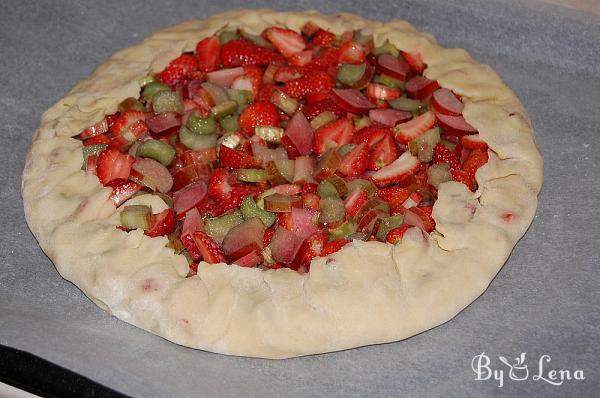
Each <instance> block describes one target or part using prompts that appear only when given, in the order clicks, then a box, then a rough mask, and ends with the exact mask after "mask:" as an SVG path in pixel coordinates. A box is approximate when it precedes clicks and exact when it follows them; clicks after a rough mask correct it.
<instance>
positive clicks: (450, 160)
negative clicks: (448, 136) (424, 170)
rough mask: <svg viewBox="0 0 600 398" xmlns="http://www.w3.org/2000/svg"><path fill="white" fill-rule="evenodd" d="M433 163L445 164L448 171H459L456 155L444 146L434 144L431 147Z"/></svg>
mask: <svg viewBox="0 0 600 398" xmlns="http://www.w3.org/2000/svg"><path fill="white" fill-rule="evenodd" d="M433 163H434V164H435V163H446V164H448V166H450V170H456V169H460V162H459V161H458V158H457V157H456V154H455V153H454V152H451V151H450V150H449V149H448V147H447V146H446V145H444V144H436V146H435V147H433Z"/></svg>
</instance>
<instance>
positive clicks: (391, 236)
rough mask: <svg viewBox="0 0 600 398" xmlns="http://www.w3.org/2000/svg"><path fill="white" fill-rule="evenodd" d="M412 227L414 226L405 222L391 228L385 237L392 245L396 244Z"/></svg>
mask: <svg viewBox="0 0 600 398" xmlns="http://www.w3.org/2000/svg"><path fill="white" fill-rule="evenodd" d="M412 227H413V226H412V225H408V224H404V225H401V226H399V227H397V228H394V229H391V230H390V232H388V234H387V236H386V238H385V241H386V242H387V243H391V244H392V245H395V244H396V243H398V242H400V241H401V240H402V238H403V237H404V234H405V233H406V231H408V230H409V229H410V228H412Z"/></svg>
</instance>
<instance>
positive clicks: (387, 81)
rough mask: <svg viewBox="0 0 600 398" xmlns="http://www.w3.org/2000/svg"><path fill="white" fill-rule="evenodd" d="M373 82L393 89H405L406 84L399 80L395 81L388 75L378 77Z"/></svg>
mask: <svg viewBox="0 0 600 398" xmlns="http://www.w3.org/2000/svg"><path fill="white" fill-rule="evenodd" d="M373 82H375V83H379V84H383V85H384V86H388V87H391V88H404V82H403V81H400V80H398V79H394V78H393V77H391V76H388V75H377V76H375V79H373Z"/></svg>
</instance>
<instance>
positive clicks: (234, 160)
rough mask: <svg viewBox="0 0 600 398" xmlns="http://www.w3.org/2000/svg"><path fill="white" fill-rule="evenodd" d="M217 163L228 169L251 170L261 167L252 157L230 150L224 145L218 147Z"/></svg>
mask: <svg viewBox="0 0 600 398" xmlns="http://www.w3.org/2000/svg"><path fill="white" fill-rule="evenodd" d="M219 161H220V162H221V166H224V167H227V168H229V169H252V168H259V167H261V163H260V160H258V159H255V158H254V157H253V156H252V155H248V154H246V153H243V152H240V151H238V150H235V149H231V148H229V147H227V146H225V145H221V146H220V147H219Z"/></svg>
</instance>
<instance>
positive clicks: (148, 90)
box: [142, 81, 171, 103]
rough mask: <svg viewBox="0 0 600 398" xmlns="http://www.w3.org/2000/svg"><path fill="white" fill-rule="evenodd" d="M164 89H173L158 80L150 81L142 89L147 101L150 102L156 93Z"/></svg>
mask: <svg viewBox="0 0 600 398" xmlns="http://www.w3.org/2000/svg"><path fill="white" fill-rule="evenodd" d="M163 91H171V89H170V88H169V86H167V85H166V84H164V83H161V82H157V81H154V82H150V83H148V84H147V85H146V86H144V89H143V90H142V97H143V98H144V100H145V101H146V103H149V102H151V101H152V99H153V98H154V96H155V95H157V94H158V93H160V92H163Z"/></svg>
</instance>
